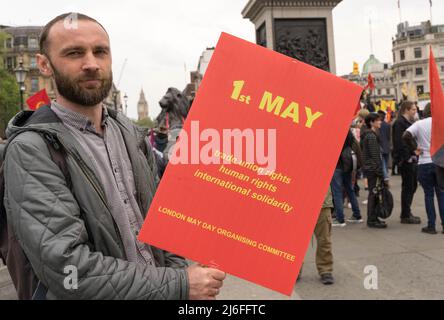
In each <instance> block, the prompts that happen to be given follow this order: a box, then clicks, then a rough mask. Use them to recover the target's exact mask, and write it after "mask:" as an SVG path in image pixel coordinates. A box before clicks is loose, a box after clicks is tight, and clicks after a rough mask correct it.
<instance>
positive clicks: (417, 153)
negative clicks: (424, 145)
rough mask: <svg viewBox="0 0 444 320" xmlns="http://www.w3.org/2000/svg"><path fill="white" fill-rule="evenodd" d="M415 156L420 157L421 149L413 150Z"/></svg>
mask: <svg viewBox="0 0 444 320" xmlns="http://www.w3.org/2000/svg"><path fill="white" fill-rule="evenodd" d="M415 154H416V155H417V156H419V155H421V154H422V149H420V148H417V149H416V150H415Z"/></svg>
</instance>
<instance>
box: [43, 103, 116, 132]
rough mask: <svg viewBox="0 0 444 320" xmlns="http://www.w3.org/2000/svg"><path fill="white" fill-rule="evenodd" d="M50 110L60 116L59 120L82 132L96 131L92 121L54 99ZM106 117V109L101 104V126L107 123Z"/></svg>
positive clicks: (107, 115)
mask: <svg viewBox="0 0 444 320" xmlns="http://www.w3.org/2000/svg"><path fill="white" fill-rule="evenodd" d="M51 110H52V111H54V112H55V113H56V114H57V116H58V117H59V118H60V120H62V122H63V123H64V124H67V125H70V126H72V127H74V128H76V129H78V130H79V131H82V132H85V131H90V132H93V133H97V131H96V128H95V127H94V124H93V123H92V121H91V120H89V119H88V117H86V116H84V115H83V114H81V113H78V112H75V111H72V110H70V109H68V108H65V107H63V106H62V105H60V104H58V103H57V102H55V101H53V102H52V103H51ZM108 117H109V114H108V110H107V109H106V108H105V107H104V106H103V104H102V122H101V125H102V127H104V126H105V125H106V124H107V122H108Z"/></svg>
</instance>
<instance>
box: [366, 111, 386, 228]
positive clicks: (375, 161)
mask: <svg viewBox="0 0 444 320" xmlns="http://www.w3.org/2000/svg"><path fill="white" fill-rule="evenodd" d="M381 122H382V120H381V117H380V116H379V115H378V114H377V113H370V114H369V115H368V116H367V117H366V118H365V125H366V127H367V129H368V130H366V131H365V133H364V136H363V137H362V154H363V158H364V166H363V169H364V171H365V175H366V177H367V179H368V201H367V226H368V227H369V228H379V229H383V228H386V227H387V224H386V223H385V222H384V221H382V220H379V218H378V215H377V212H376V202H377V200H376V194H375V192H374V191H375V188H376V187H377V185H378V181H379V182H380V183H382V181H384V172H383V164H382V156H381V148H380V143H379V137H378V135H377V133H376V132H377V131H378V130H379V128H380V127H381Z"/></svg>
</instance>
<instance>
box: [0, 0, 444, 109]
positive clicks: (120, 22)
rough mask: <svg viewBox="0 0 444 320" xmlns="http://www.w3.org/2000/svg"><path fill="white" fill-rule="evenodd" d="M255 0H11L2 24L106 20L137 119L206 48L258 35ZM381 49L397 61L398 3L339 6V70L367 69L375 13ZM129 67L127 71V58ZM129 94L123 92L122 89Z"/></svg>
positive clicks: (405, 4) (425, 0) (413, 15)
mask: <svg viewBox="0 0 444 320" xmlns="http://www.w3.org/2000/svg"><path fill="white" fill-rule="evenodd" d="M246 3H247V0H187V1H184V0H162V1H160V0H156V1H154V0H127V1H121V0H106V1H105V0H97V1H87V0H77V1H63V0H59V1H57V2H56V1H49V0H39V1H38V2H35V1H31V0H21V1H18V2H15V1H9V2H8V5H7V7H6V6H3V8H2V10H1V11H0V24H6V25H11V26H20V25H44V24H45V23H46V22H48V21H49V20H50V19H52V18H53V17H55V16H56V15H58V14H61V13H64V12H70V11H76V12H81V13H85V14H88V15H90V16H92V17H94V18H96V19H97V20H99V21H100V22H101V23H102V24H103V25H104V26H105V28H106V29H107V30H108V33H109V34H110V37H111V47H112V53H113V72H114V79H115V81H116V82H117V81H118V79H119V77H120V76H122V78H121V79H122V80H121V82H120V90H121V91H122V92H123V93H127V95H128V97H129V99H128V106H129V108H128V109H129V112H128V115H129V116H130V117H133V118H136V117H137V110H136V106H137V101H138V99H139V92H140V89H141V88H142V87H143V89H144V91H145V95H146V98H147V100H148V103H149V106H150V116H151V117H155V116H157V114H158V113H159V111H160V108H159V106H158V101H159V100H160V98H161V97H162V96H163V94H164V93H165V91H166V89H167V88H168V87H177V88H179V89H180V90H182V89H183V88H184V87H185V84H186V83H187V82H189V71H192V70H194V69H196V67H197V62H198V59H199V56H200V55H201V53H202V51H203V50H205V48H206V47H212V46H215V45H216V42H217V39H218V38H219V35H220V33H221V32H222V31H224V32H228V33H231V34H233V35H236V36H238V37H241V38H243V39H245V40H249V41H253V42H254V40H255V32H254V26H253V24H252V23H251V22H250V21H249V20H245V19H243V18H242V15H241V11H242V9H243V7H244V6H245V4H246ZM401 14H402V19H403V20H405V21H409V23H410V24H411V25H412V24H414V23H419V22H420V21H425V20H428V19H429V18H430V9H429V0H401ZM370 17H371V18H372V23H373V43H374V53H375V55H376V57H377V58H378V59H380V60H381V61H383V62H392V53H391V38H392V37H393V36H394V35H395V33H396V25H397V24H398V23H399V21H400V17H399V11H398V6H397V0H343V1H342V3H340V4H339V5H338V6H337V7H336V9H334V11H333V18H334V35H335V52H336V64H337V73H338V75H343V74H348V73H350V72H351V69H352V62H353V61H356V62H359V64H360V67H362V64H363V63H364V62H365V60H366V59H367V58H368V56H369V54H370V31H369V18H370ZM433 23H434V24H444V0H433ZM125 59H127V64H126V68H125V70H124V72H123V74H122V75H121V69H122V66H123V63H124V61H125ZM122 96H123V94H122Z"/></svg>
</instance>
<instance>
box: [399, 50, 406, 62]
mask: <svg viewBox="0 0 444 320" xmlns="http://www.w3.org/2000/svg"><path fill="white" fill-rule="evenodd" d="M399 56H400V57H401V61H402V60H405V50H401V51H399Z"/></svg>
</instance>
